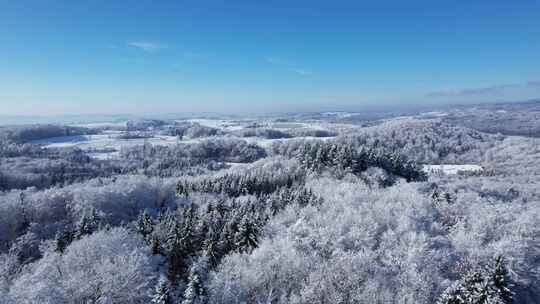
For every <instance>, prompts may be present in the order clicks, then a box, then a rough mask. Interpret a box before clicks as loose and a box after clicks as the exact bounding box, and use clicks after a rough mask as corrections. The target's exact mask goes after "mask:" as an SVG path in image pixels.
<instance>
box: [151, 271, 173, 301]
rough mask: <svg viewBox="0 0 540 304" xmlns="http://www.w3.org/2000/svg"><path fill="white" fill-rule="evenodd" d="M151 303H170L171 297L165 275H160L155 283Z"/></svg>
mask: <svg viewBox="0 0 540 304" xmlns="http://www.w3.org/2000/svg"><path fill="white" fill-rule="evenodd" d="M151 301H152V303H154V304H172V303H173V301H172V297H171V292H170V288H169V281H167V279H166V278H165V277H161V278H160V279H159V281H158V284H157V285H156V288H155V291H154V294H153V295H152V300H151Z"/></svg>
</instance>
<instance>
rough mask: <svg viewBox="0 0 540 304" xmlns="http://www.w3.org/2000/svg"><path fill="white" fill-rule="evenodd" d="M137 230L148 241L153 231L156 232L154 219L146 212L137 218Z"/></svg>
mask: <svg viewBox="0 0 540 304" xmlns="http://www.w3.org/2000/svg"><path fill="white" fill-rule="evenodd" d="M136 229H137V232H139V233H140V234H141V235H142V237H143V238H144V239H145V240H147V239H148V236H149V235H150V234H151V233H152V231H154V224H153V222H152V218H151V217H150V215H149V214H148V212H147V211H146V210H144V212H143V213H142V214H140V215H139V217H138V218H137V224H136Z"/></svg>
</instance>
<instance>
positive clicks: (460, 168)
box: [423, 165, 484, 175]
mask: <svg viewBox="0 0 540 304" xmlns="http://www.w3.org/2000/svg"><path fill="white" fill-rule="evenodd" d="M423 170H424V172H426V173H428V174H438V173H443V174H447V175H454V174H458V173H460V172H482V171H484V168H482V166H479V165H425V166H424V168H423Z"/></svg>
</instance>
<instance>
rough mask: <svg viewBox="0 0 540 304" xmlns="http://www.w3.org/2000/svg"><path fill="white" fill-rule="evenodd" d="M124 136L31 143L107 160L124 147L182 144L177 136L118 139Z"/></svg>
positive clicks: (111, 134) (108, 134)
mask: <svg viewBox="0 0 540 304" xmlns="http://www.w3.org/2000/svg"><path fill="white" fill-rule="evenodd" d="M123 134H125V132H119V131H107V132H104V134H97V135H79V136H62V137H53V138H47V139H41V140H35V141H32V142H31V143H33V144H39V145H41V146H43V147H44V148H79V149H81V150H83V151H87V152H88V155H89V156H90V157H94V158H98V159H107V158H110V157H114V156H116V155H118V153H119V151H120V149H121V148H122V147H133V146H138V145H143V144H146V143H148V144H151V145H161V146H166V145H175V144H177V143H179V142H180V141H179V140H178V137H176V136H165V135H156V136H153V137H149V138H134V139H123V138H118V137H119V136H121V135H123Z"/></svg>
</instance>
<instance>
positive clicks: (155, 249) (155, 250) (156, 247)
mask: <svg viewBox="0 0 540 304" xmlns="http://www.w3.org/2000/svg"><path fill="white" fill-rule="evenodd" d="M150 248H151V250H152V254H154V255H156V254H162V253H163V252H162V249H161V241H160V240H159V238H158V237H156V236H152V237H151V238H150Z"/></svg>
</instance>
